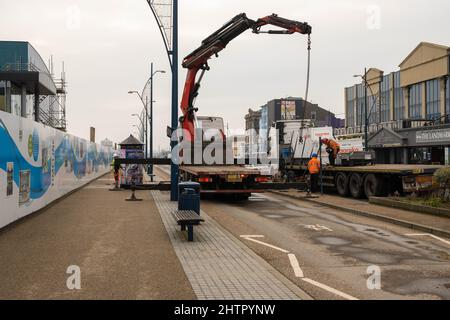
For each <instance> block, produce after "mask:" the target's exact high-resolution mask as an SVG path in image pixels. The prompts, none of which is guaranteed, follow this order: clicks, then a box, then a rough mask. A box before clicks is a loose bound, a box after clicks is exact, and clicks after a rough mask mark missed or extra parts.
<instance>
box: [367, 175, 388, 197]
mask: <svg viewBox="0 0 450 320" xmlns="http://www.w3.org/2000/svg"><path fill="white" fill-rule="evenodd" d="M383 189H384V183H383V178H382V177H380V176H377V175H375V174H373V173H371V174H369V175H367V177H366V178H365V179H364V193H365V194H366V197H367V198H370V197H381V196H383V195H384V194H385V190H383Z"/></svg>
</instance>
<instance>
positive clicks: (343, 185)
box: [336, 172, 350, 197]
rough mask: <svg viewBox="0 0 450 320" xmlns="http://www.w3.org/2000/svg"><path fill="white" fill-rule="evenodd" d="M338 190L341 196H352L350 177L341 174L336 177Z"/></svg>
mask: <svg viewBox="0 0 450 320" xmlns="http://www.w3.org/2000/svg"><path fill="white" fill-rule="evenodd" d="M336 189H337V192H338V193H339V195H340V196H342V197H348V196H349V194H350V191H349V185H348V177H347V175H346V174H345V173H343V172H339V173H338V174H337V175H336Z"/></svg>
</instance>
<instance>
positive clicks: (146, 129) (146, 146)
mask: <svg viewBox="0 0 450 320" xmlns="http://www.w3.org/2000/svg"><path fill="white" fill-rule="evenodd" d="M128 94H137V95H138V97H139V100H141V102H142V105H143V106H144V110H145V118H146V119H148V102H147V103H146V102H144V99H143V98H142V95H141V94H140V93H139V92H138V91H136V90H130V91H128ZM142 122H143V121H142ZM142 124H143V130H144V135H145V138H144V139H143V140H145V141H143V142H144V143H145V158H148V126H147V121H145V125H144V123H142Z"/></svg>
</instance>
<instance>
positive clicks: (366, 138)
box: [354, 68, 369, 151]
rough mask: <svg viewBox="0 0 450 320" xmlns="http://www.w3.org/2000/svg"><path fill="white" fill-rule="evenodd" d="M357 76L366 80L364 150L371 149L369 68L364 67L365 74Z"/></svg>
mask: <svg viewBox="0 0 450 320" xmlns="http://www.w3.org/2000/svg"><path fill="white" fill-rule="evenodd" d="M354 77H355V78H357V77H360V78H362V79H363V81H364V150H365V151H368V150H369V145H368V144H369V119H368V117H369V116H368V110H367V98H368V97H367V89H368V87H369V83H368V82H367V68H364V75H355V76H354Z"/></svg>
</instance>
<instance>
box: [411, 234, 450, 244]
mask: <svg viewBox="0 0 450 320" xmlns="http://www.w3.org/2000/svg"><path fill="white" fill-rule="evenodd" d="M405 236H408V237H431V238H434V239H436V240H439V241H441V242H443V243H445V244H448V245H450V241H447V240H444V239H442V238H439V237H438V236H435V235H434V234H429V233H417V234H405Z"/></svg>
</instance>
